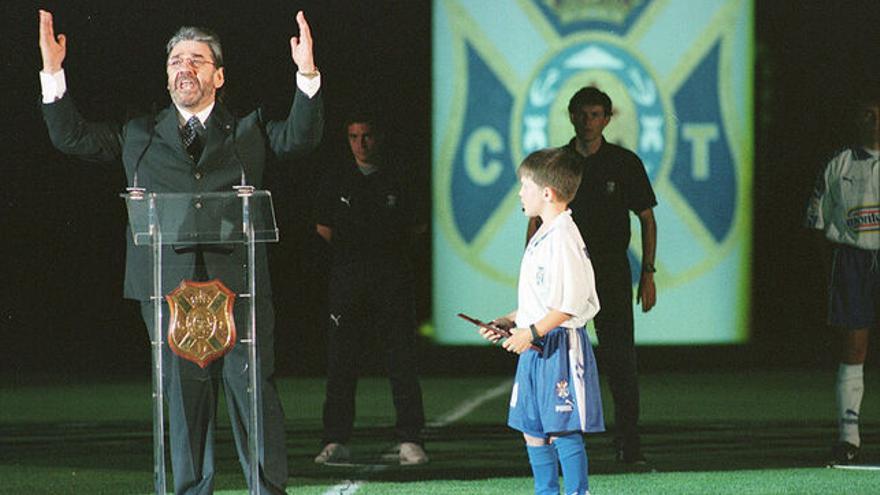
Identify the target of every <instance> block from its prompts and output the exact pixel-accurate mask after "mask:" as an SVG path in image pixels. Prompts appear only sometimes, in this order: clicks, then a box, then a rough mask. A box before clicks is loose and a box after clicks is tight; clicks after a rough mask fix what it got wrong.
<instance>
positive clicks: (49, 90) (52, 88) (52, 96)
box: [40, 69, 67, 103]
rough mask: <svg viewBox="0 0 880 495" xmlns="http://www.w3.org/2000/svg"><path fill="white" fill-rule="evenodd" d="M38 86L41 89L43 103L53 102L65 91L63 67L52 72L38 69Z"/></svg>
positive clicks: (65, 81)
mask: <svg viewBox="0 0 880 495" xmlns="http://www.w3.org/2000/svg"><path fill="white" fill-rule="evenodd" d="M40 87H41V88H42V90H43V103H53V102H55V101H57V100H60V99H61V97H62V96H64V93H66V92H67V80H66V79H65V78H64V69H61V70H59V71H58V72H56V73H54V74H47V73H45V72H43V71H40Z"/></svg>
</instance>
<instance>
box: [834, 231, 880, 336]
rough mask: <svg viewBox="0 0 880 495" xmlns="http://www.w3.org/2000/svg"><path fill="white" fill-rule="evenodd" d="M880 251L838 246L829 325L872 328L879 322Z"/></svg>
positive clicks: (835, 256) (835, 255) (836, 247)
mask: <svg viewBox="0 0 880 495" xmlns="http://www.w3.org/2000/svg"><path fill="white" fill-rule="evenodd" d="M878 257H880V252H878V251H870V250H865V249H859V248H855V247H851V246H845V245H842V244H838V245H836V246H835V248H834V257H833V262H832V265H831V285H830V287H829V288H828V299H829V301H828V324H829V325H831V326H834V327H838V328H846V329H857V328H869V327H872V326H874V325H875V324H876V323H877V314H878V303H880V258H878Z"/></svg>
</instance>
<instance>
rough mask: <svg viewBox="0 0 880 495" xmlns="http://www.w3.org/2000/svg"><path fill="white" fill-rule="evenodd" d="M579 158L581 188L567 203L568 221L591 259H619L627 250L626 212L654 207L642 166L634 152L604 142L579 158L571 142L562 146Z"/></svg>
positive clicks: (653, 197)
mask: <svg viewBox="0 0 880 495" xmlns="http://www.w3.org/2000/svg"><path fill="white" fill-rule="evenodd" d="M565 148H566V149H568V150H569V151H570V152H572V153H575V154H577V155H578V156H579V157H581V163H582V164H583V169H582V175H581V185H580V187H579V188H578V192H577V195H576V196H575V198H574V199H573V200H572V201H571V203H570V204H569V208H571V212H572V218H573V219H574V221H575V223H576V224H577V226H578V228H579V229H580V231H581V236H582V237H583V238H584V242H585V243H586V245H587V249H588V250H589V252H590V256H592V257H602V256H614V255H617V256H620V255H622V254H625V253H626V250H627V248H628V247H629V240H630V228H629V220H630V219H629V212H630V211H632V212H633V213H636V214H637V213H639V212H641V211H643V210H646V209H648V208H653V207H654V206H656V205H657V198H656V197H655V196H654V190H653V189H652V188H651V183H650V182H649V181H648V175H647V173H646V172H645V166H644V165H643V164H642V160H640V159H639V157H638V156H636V154H635V153H633V152H632V151H629V150H628V149H626V148H622V147H620V146H617V145H615V144H611V143H609V142H607V141H605V140H604V139H603V140H602V146H601V147H600V148H599V150H598V151H597V152H596V153H594V154H592V155H590V156H588V157H583V156H582V155H580V154H579V153H578V152H577V150H576V148H575V139H572V140H571V141H570V142H569V143H568V144H567V145H566V146H565Z"/></svg>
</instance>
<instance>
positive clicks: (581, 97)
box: [568, 86, 611, 117]
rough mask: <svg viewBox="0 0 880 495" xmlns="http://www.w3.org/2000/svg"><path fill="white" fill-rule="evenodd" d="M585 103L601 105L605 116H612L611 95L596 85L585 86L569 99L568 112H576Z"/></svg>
mask: <svg viewBox="0 0 880 495" xmlns="http://www.w3.org/2000/svg"><path fill="white" fill-rule="evenodd" d="M585 105H590V106H592V105H601V106H602V108H603V109H605V116H606V117H610V116H611V97H609V96H608V95H607V94H606V93H605V92H604V91H602V90H600V89H599V88H597V87H595V86H584V87H583V88H581V89H579V90H578V91H577V93H575V94H574V95H573V96H572V97H571V99H570V100H568V113H575V112H577V111H578V110H580V109H581V108H583V107H584V106H585Z"/></svg>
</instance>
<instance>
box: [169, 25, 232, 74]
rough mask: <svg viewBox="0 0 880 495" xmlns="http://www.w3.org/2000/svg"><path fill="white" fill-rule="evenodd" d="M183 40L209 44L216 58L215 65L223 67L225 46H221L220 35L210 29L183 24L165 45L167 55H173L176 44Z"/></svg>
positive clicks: (212, 54)
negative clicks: (172, 51)
mask: <svg viewBox="0 0 880 495" xmlns="http://www.w3.org/2000/svg"><path fill="white" fill-rule="evenodd" d="M181 41H199V42H201V43H205V44H206V45H208V48H210V49H211V56H212V57H213V58H214V60H213V62H214V67H223V48H222V47H221V46H220V37H219V36H217V33H215V32H214V31H211V30H210V29H205V28H200V27H193V26H183V27H181V28H180V29H178V30H177V32H176V33H174V36H172V37H171V39H169V40H168V44H167V45H165V56H166V57H167V56H168V55H171V50H173V49H174V45H176V44H178V43H180V42H181Z"/></svg>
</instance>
